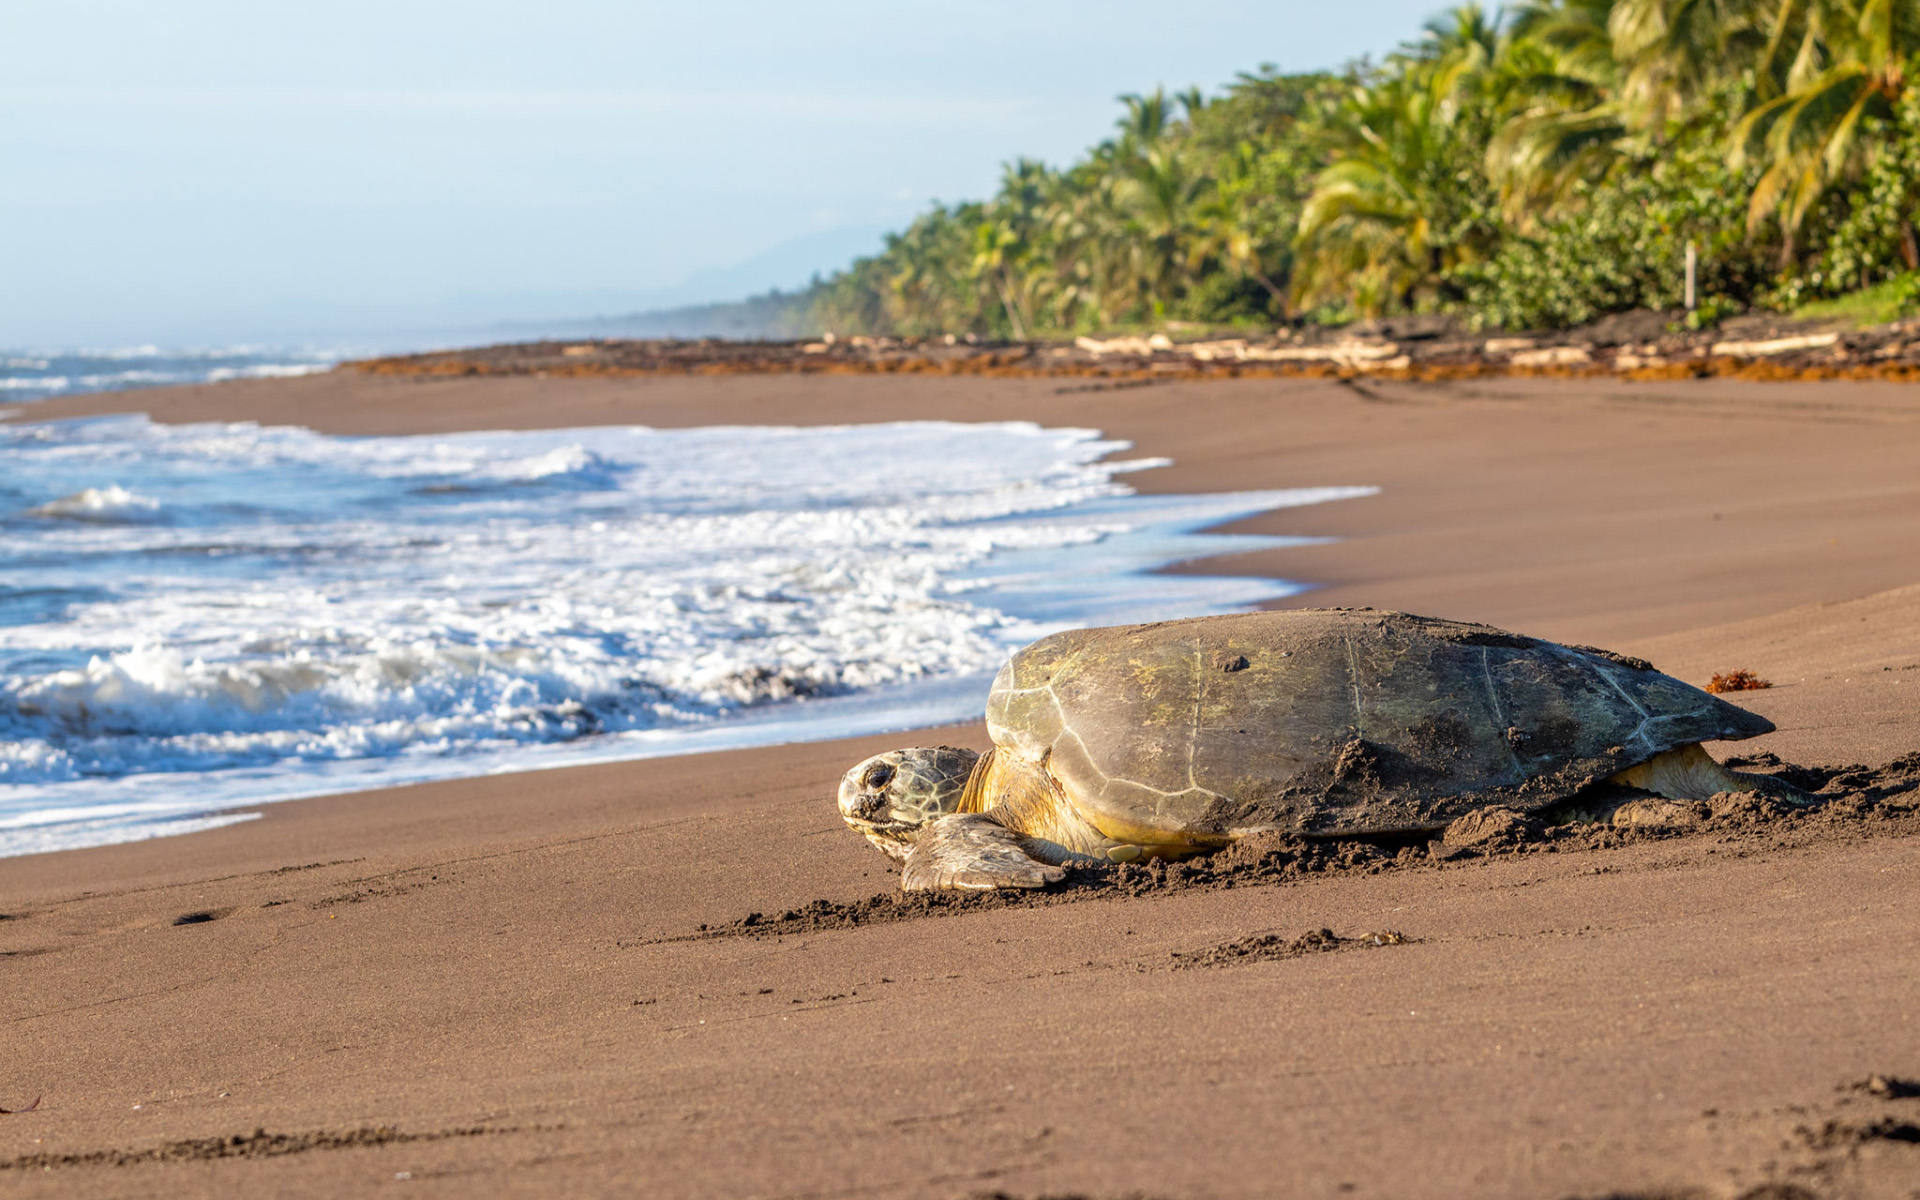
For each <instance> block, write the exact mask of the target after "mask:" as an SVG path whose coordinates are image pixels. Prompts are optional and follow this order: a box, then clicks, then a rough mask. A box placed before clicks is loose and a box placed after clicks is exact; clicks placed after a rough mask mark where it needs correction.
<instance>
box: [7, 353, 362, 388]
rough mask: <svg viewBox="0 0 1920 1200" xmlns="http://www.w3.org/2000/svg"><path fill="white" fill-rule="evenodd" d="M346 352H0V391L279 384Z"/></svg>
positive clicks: (337, 359) (323, 368)
mask: <svg viewBox="0 0 1920 1200" xmlns="http://www.w3.org/2000/svg"><path fill="white" fill-rule="evenodd" d="M350 353H351V351H350V349H349V348H347V347H330V348H320V349H315V348H299V347H271V346H222V347H212V348H202V349H184V350H183V349H163V348H161V347H159V346H123V347H117V348H106V349H80V350H27V351H24V352H22V351H8V352H0V392H9V393H14V394H17V395H18V396H19V397H20V398H21V399H25V400H44V399H47V398H48V397H51V396H58V395H61V394H65V393H73V392H102V391H119V390H122V389H126V388H140V387H157V386H162V385H166V384H183V383H219V382H222V381H224V380H229V379H280V378H285V377H288V376H294V375H306V374H311V373H312V372H315V371H326V370H330V369H332V368H333V366H334V365H335V364H337V363H338V362H340V361H341V359H343V358H345V357H348V356H349V355H350Z"/></svg>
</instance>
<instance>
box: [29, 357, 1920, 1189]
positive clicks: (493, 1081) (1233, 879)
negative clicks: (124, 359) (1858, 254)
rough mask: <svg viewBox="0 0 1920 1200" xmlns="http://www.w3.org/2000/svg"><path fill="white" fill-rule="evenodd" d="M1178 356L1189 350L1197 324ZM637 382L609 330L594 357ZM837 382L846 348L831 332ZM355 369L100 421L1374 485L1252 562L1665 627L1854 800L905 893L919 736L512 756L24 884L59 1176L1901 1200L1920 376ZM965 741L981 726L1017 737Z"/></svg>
mask: <svg viewBox="0 0 1920 1200" xmlns="http://www.w3.org/2000/svg"><path fill="white" fill-rule="evenodd" d="M1156 353H1158V352H1157V351H1156ZM576 357H585V356H576ZM816 357H817V356H816ZM1355 382H1357V383H1358V385H1359V386H1355V383H1350V382H1343V381H1341V380H1338V379H1329V380H1316V379H1309V378H1297V379H1295V378H1290V379H1255V378H1241V379H1217V380H1216V379H1207V380H1184V379H1178V378H1175V379H1170V380H1168V381H1165V382H1160V383H1157V384H1156V385H1155V386H1153V387H1140V388H1119V389H1115V388H1107V389H1105V390H1098V391H1092V390H1087V388H1086V386H1085V381H1081V380H1076V379H1070V378H1056V377H1054V376H1052V375H1044V376H1042V375H1033V376H1014V375H1009V376H1006V377H1000V376H995V375H964V374H955V375H951V376H949V375H940V374H919V375H909V374H886V373H880V372H869V373H864V374H825V373H802V372H797V371H779V372H766V371H747V372H741V373H736V374H706V375H703V374H696V373H690V372H684V371H670V372H661V371H652V372H644V373H634V374H612V373H591V374H588V373H583V374H580V375H578V376H570V377H560V376H558V375H557V374H553V373H550V374H548V376H547V377H545V378H542V377H541V376H540V374H539V372H537V371H526V372H520V371H516V372H511V373H486V374H472V375H461V374H448V375H432V374H419V373H411V374H406V375H386V374H376V373H370V372H366V371H357V370H342V371H336V372H333V373H330V374H327V375H321V376H311V377H306V378H300V379H291V380H278V381H246V382H234V383H228V384H220V385H211V386H205V387H195V388H180V389H169V390H166V391H159V392H149V393H122V394H119V395H114V396H104V397H79V398H74V399H71V400H63V401H58V402H53V403H49V404H46V405H43V406H39V407H38V408H36V409H35V410H34V415H35V416H36V417H42V416H44V417H64V416H74V415H82V414H85V413H97V412H107V411H126V410H129V409H137V410H141V411H148V412H151V413H152V414H154V416H155V417H156V419H161V420H175V421H178V420H205V419H225V420H240V419H251V420H260V421H263V422H269V423H299V424H307V425H312V426H314V427H316V428H320V429H322V430H327V431H331V432H341V433H397V432H430V431H434V430H445V429H456V428H508V427H555V426H567V425H594V424H628V423H635V424H650V425H659V426H665V425H699V424H714V423H736V422H744V423H804V422H846V421H867V420H888V419H898V418H921V417H925V418H945V419H955V420H1008V419H1018V420H1033V421H1039V422H1041V423H1043V424H1049V425H1068V424H1071V425H1076V426H1088V427H1094V428H1099V429H1102V430H1105V431H1106V432H1107V433H1109V434H1110V435H1113V436H1116V437H1121V438H1126V439H1129V440H1131V441H1133V442H1134V443H1135V445H1136V447H1137V452H1138V453H1144V454H1151V455H1165V456H1168V457H1171V458H1172V459H1173V460H1174V465H1173V466H1171V467H1169V468H1164V469H1161V470H1157V471H1152V472H1146V473H1142V474H1138V475H1134V476H1130V477H1129V478H1130V481H1131V482H1133V483H1135V484H1136V485H1137V486H1140V487H1143V488H1149V489H1154V490H1166V491H1183V490H1203V489H1216V488H1219V489H1225V488H1235V489H1238V488H1253V487H1294V486H1313V485H1319V484H1350V483H1367V484H1376V485H1379V486H1380V487H1381V488H1382V491H1381V493H1380V494H1379V495H1378V496H1375V497H1371V498H1368V499H1362V500H1352V501H1346V502H1343V503H1342V504H1339V505H1330V506H1323V507H1318V508H1309V509H1296V510H1286V511H1281V512H1276V513H1272V514H1268V515H1266V516H1263V517H1260V518H1256V519H1254V520H1252V521H1249V522H1246V523H1244V526H1243V527H1244V528H1246V529H1249V530H1253V531H1259V532H1271V533H1287V534H1314V535H1327V536H1333V537H1337V538H1338V539H1339V540H1338V541H1334V542H1328V543H1322V544H1317V545H1311V546H1300V547H1294V548H1291V549H1284V550H1276V551H1269V552H1262V553H1259V554H1252V555H1245V556H1240V557H1236V558H1232V559H1227V560H1215V561H1213V562H1209V563H1207V564H1205V566H1204V568H1201V569H1206V570H1213V571H1218V570H1234V571H1246V572H1253V573H1260V574H1269V575H1277V576H1282V577H1286V578H1292V579H1300V580H1307V581H1313V582H1315V583H1318V584H1320V585H1322V586H1321V587H1319V588H1318V589H1317V590H1316V591H1312V592H1308V593H1305V594H1304V595H1302V596H1299V597H1295V598H1293V599H1292V600H1291V601H1289V603H1290V604H1318V605H1335V604H1358V605H1373V606H1376V607H1385V608H1397V609H1403V610H1408V611H1413V612H1419V613H1426V614H1431V615H1435V616H1442V617H1449V618H1456V619H1464V620H1471V621H1481V622H1486V623H1490V624H1494V625H1499V626H1502V627H1505V628H1508V629H1513V630H1517V631H1520V632H1524V633H1527V634H1532V635H1536V636H1542V637H1548V638H1552V639H1555V640H1558V641H1565V642H1573V643H1580V644H1588V645H1600V646H1606V647H1608V648H1610V649H1613V650H1617V651H1621V652H1624V653H1627V654H1632V655H1637V656H1640V657H1643V658H1646V659H1649V660H1651V661H1652V662H1653V663H1654V664H1655V665H1657V666H1658V667H1660V668H1661V669H1663V670H1665V671H1667V672H1669V673H1671V674H1673V675H1676V676H1678V677H1679V678H1682V679H1685V680H1687V681H1689V682H1692V683H1695V684H1705V683H1706V682H1707V681H1708V680H1709V679H1710V678H1711V677H1712V676H1713V675H1714V674H1723V675H1724V674H1728V673H1731V672H1733V671H1736V670H1747V671H1749V672H1751V673H1752V674H1753V675H1755V676H1757V677H1759V678H1762V679H1765V680H1768V681H1770V682H1771V684H1772V686H1770V687H1767V688H1764V689H1759V690H1752V691H1742V692H1738V693H1732V694H1729V698H1730V699H1733V700H1735V701H1736V702H1737V703H1739V704H1741V705H1742V706H1743V707H1746V708H1750V709H1752V710H1753V711H1755V712H1758V713H1760V714H1761V715H1763V716H1765V717H1767V718H1769V719H1770V720H1772V721H1773V722H1774V723H1775V724H1776V725H1777V726H1778V730H1777V732H1775V733H1773V734H1770V735H1767V736H1765V737H1762V738H1759V739H1755V740H1752V741H1746V742H1741V743H1738V745H1737V747H1735V746H1728V745H1722V746H1716V747H1713V749H1714V751H1715V752H1716V753H1718V754H1720V755H1722V756H1723V757H1725V756H1727V755H1730V754H1734V753H1737V754H1738V755H1740V756H1741V757H1740V759H1739V760H1738V761H1739V762H1740V763H1742V764H1744V765H1745V767H1746V769H1750V770H1760V771H1769V772H1779V773H1783V774H1788V775H1789V777H1790V778H1791V779H1792V780H1793V781H1794V782H1795V783H1796V784H1798V785H1799V786H1801V787H1804V788H1807V789H1809V790H1813V791H1816V792H1818V793H1819V794H1820V795H1821V796H1822V797H1825V798H1826V799H1827V800H1828V801H1829V802H1828V803H1826V804H1823V805H1820V806H1818V807H1816V808H1813V809H1807V810H1798V809H1789V808H1782V807H1778V806H1775V805H1773V804H1772V802H1769V801H1766V800H1765V799H1764V798H1759V799H1749V800H1742V801H1738V802H1736V801H1733V800H1728V801H1724V802H1716V803H1713V804H1701V805H1695V806H1687V807H1686V808H1685V811H1679V810H1677V809H1676V811H1674V812H1672V813H1670V814H1668V816H1669V817H1670V818H1671V819H1668V820H1662V821H1657V822H1649V821H1629V822H1622V823H1614V822H1611V821H1609V822H1606V823H1603V824H1595V825H1590V826H1583V827H1576V828H1570V827H1563V826H1551V825H1546V824H1542V823H1535V822H1528V821H1525V820H1508V821H1492V822H1488V823H1487V826H1486V828H1484V829H1479V830H1474V831H1469V830H1464V829H1463V830H1462V831H1461V832H1460V836H1458V837H1456V838H1451V839H1446V840H1442V841H1440V842H1435V843H1427V842H1419V843H1409V844H1405V845H1385V844H1370V843H1357V844H1341V845H1327V844H1321V843H1314V844H1308V843H1293V842H1288V841H1287V840H1286V839H1280V838H1276V839H1269V840H1263V841H1261V842H1259V843H1247V844H1245V845H1243V846H1241V847H1237V848H1236V849H1235V850H1234V851H1231V852H1228V853H1227V854H1225V855H1223V856H1220V857H1216V858H1214V859H1211V860H1205V861H1203V862H1199V863H1191V864H1156V865H1150V866H1140V865H1131V866H1117V867H1114V868H1111V869H1106V870H1102V871H1100V872H1096V873H1090V874H1088V875H1087V876H1085V877H1084V878H1077V879H1075V880H1073V881H1071V883H1070V885H1069V886H1066V887H1063V888H1060V889H1057V890H1053V891H1047V892H1042V893H1038V894H1032V895H1020V896H1008V895H1003V894H998V893H996V894H990V895H985V896H931V897H929V896H924V895H922V896H918V897H903V896H902V895H901V894H900V893H899V892H898V889H897V882H898V880H897V876H896V875H895V874H894V873H893V871H892V869H891V867H890V866H889V864H888V862H887V860H886V859H885V858H884V857H882V856H881V855H879V854H878V853H876V852H875V851H874V850H873V849H872V848H871V847H869V846H867V845H866V844H865V843H864V842H863V841H862V840H861V839H860V838H858V837H856V836H854V835H853V834H851V833H850V832H849V831H848V830H847V829H846V827H845V826H844V825H843V824H842V822H841V821H840V818H839V816H838V814H837V813H836V812H835V810H834V806H833V801H832V797H833V793H834V788H835V786H836V785H837V783H838V780H839V778H840V775H841V773H842V772H843V771H844V770H845V769H846V768H847V767H848V766H849V765H851V764H852V763H854V762H856V761H858V760H860V759H861V758H863V757H865V756H867V755H868V754H872V753H875V752H877V751H879V750H882V749H886V748H889V747H891V746H894V745H899V744H903V740H902V739H901V737H900V736H899V735H897V734H893V735H886V736H884V737H879V738H866V739H859V740H857V741H853V742H844V743H823V744H813V745H801V746H791V747H776V748H770V749H761V750H752V751H743V752H738V753H727V754H715V755H700V756H688V757H684V758H677V759H663V760H654V761H650V762H642V763H633V764H618V765H612V766H596V767H586V768H578V769H571V770H561V771H553V772H544V773H539V774H528V775H515V776H494V777H488V778H484V779H476V780H467V781H455V782H448V783H439V784H432V785H425V786H421V787H414V788H405V789H395V790H391V791H387V792H372V793H360V794H353V795H344V796H336V797H328V798H323V799H318V800H310V801H300V802H294V803H288V804H281V805H274V806H269V807H266V808H263V809H262V810H261V811H262V816H261V818H260V819H259V820H256V821H252V822H248V823H246V824H242V825H237V826H231V827H228V828H224V829H219V830H214V831H211V832H207V833H201V834H195V835H190V836H186V837H180V838H173V839H165V840H161V841H154V842H147V843H138V844H132V845H122V846H110V847H104V848H99V849H94V850H84V851H76V852H69V853H63V854H54V855H43V856H37V857H32V858H23V859H10V860H6V862H5V863H4V864H3V865H0V915H3V916H4V918H5V919H3V920H0V955H4V966H3V967H0V969H4V971H5V972H6V977H7V979H8V982H9V985H10V986H9V989H8V995H9V1005H8V1014H7V1016H8V1026H7V1028H8V1037H7V1039H6V1043H5V1044H6V1047H7V1053H6V1054H5V1055H4V1056H3V1057H0V1108H5V1109H10V1110H11V1109H21V1108H26V1107H27V1106H28V1105H29V1104H30V1102H32V1101H33V1100H34V1099H35V1098H36V1097H39V1098H40V1104H39V1106H38V1107H37V1108H34V1109H33V1110H32V1111H30V1112H22V1113H10V1114H7V1115H0V1187H4V1188H7V1189H10V1190H11V1191H13V1192H17V1193H18V1194H21V1195H39V1194H46V1195H54V1194H58V1195H61V1196H72V1195H80V1196H85V1195H120V1194H153V1193H155V1192H165V1193H168V1194H187V1195H192V1194H214V1193H220V1194H232V1193H234V1192H237V1191H248V1190H251V1191H255V1192H264V1191H273V1192H276V1193H286V1194H302V1195H304V1194H312V1195H329V1194H349V1193H350V1194H361V1193H365V1192H368V1191H372V1190H374V1189H376V1188H384V1187H407V1188H410V1189H414V1190H416V1191H419V1190H424V1191H426V1192H427V1193H429V1194H439V1193H451V1192H454V1191H461V1192H467V1193H472V1192H475V1191H480V1192H486V1193H492V1192H508V1191H512V1192H515V1193H525V1194H545V1193H553V1194H569V1195H580V1194H588V1195H593V1194H630V1193H632V1192H633V1191H635V1190H644V1191H646V1192H647V1193H649V1194H660V1195H686V1196H704V1195H714V1194H735V1195H768V1196H790V1195H835V1194H880V1195H912V1196H937V1197H957V1196H969V1195H994V1194H999V1195H1008V1196H1023V1197H1024V1196H1039V1195H1056V1196H1057V1195H1081V1196H1090V1197H1103V1196H1122V1195H1151V1196H1168V1197H1185V1196H1265V1195H1273V1194H1276V1193H1281V1194H1300V1195H1318V1194H1325V1195H1355V1196H1366V1195H1378V1196H1394V1197H1403V1196H1458V1195H1475V1196H1496V1197H1500V1196H1512V1197H1561V1196H1569V1197H1570V1196H1599V1195H1626V1196H1669V1195H1682V1194H1698V1195H1705V1196H1722V1195H1724V1196H1740V1195H1746V1196H1760V1195H1768V1196H1787V1195H1810V1196H1851V1195H1861V1196H1906V1195H1908V1194H1909V1193H1910V1192H1911V1189H1912V1185H1913V1181H1914V1180H1915V1179H1916V1178H1920V1087H1916V1086H1915V1085H1914V1082H1913V1081H1915V1080H1916V1079H1920V1012H1917V1011H1916V1003H1915V1000H1914V996H1915V991H1914V987H1913V980H1914V979H1915V978H1917V977H1920V905H1915V904H1914V903H1913V899H1912V898H1913V897H1914V896H1915V895H1920V856H1917V855H1916V853H1915V850H1916V847H1920V841H1916V840H1915V834H1916V831H1920V812H1917V811H1916V807H1915V801H1916V793H1915V791H1914V789H1913V784H1914V783H1915V781H1916V776H1917V775H1920V765H1916V760H1915V759H1914V757H1913V755H1914V754H1915V752H1916V751H1920V699H1917V698H1916V697H1917V696H1920V693H1916V691H1915V689H1916V688H1920V567H1917V566H1916V564H1920V519H1916V518H1920V472H1916V471H1915V470H1913V464H1914V463H1916V462H1920V394H1915V393H1913V392H1912V391H1911V389H1908V388H1905V387H1900V386H1895V385H1892V384H1887V383H1854V382H1835V383H1811V382H1795V383H1770V384H1753V383H1748V382H1744V381H1741V380H1738V379H1729V378H1720V379H1705V380H1687V381H1667V382H1630V381H1622V380H1619V379H1617V378H1613V377H1608V378H1579V379H1565V380H1532V379H1525V378H1491V377H1490V378H1483V379H1472V380H1456V381H1450V382H1449V381H1442V382H1420V381H1417V380H1411V379H1409V380H1395V379H1389V378H1371V377H1369V378H1366V379H1363V380H1357V381H1355ZM924 736H925V737H926V738H928V739H929V740H931V741H945V742H950V743H952V744H956V745H963V746H967V747H970V748H973V749H976V750H977V749H984V747H985V745H986V738H985V732H984V730H983V729H982V728H980V727H979V726H977V725H968V726H960V727H956V728H951V729H945V730H939V731H932V732H930V733H928V734H927V735H924Z"/></svg>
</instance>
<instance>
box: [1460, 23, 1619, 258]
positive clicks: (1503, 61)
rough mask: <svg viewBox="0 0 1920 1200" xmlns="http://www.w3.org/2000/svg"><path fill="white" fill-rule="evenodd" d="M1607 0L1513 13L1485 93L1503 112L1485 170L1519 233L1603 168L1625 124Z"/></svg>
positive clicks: (1609, 162)
mask: <svg viewBox="0 0 1920 1200" xmlns="http://www.w3.org/2000/svg"><path fill="white" fill-rule="evenodd" d="M1613 7H1614V0H1534V2H1532V3H1529V4H1526V5H1524V6H1522V7H1521V8H1520V9H1518V10H1517V11H1516V12H1515V14H1514V17H1513V20H1512V22H1511V25H1510V31H1511V32H1510V35H1509V37H1508V39H1507V41H1506V42H1505V44H1504V45H1503V46H1502V47H1501V52H1500V55H1499V57H1498V59H1497V61H1496V63H1495V69H1494V72H1493V74H1494V79H1493V82H1492V85H1491V87H1490V88H1489V89H1488V90H1489V91H1490V92H1492V93H1493V95H1494V100H1495V104H1496V107H1497V108H1498V110H1499V113H1500V116H1501V118H1502V120H1501V123H1500V126H1499V128H1498V129H1497V130H1496V131H1495V132H1494V134H1493V136H1492V137H1491V138H1490V140H1489V142H1488V146H1487V160H1486V161H1487V174H1488V176H1489V177H1490V178H1491V179H1492V180H1493V182H1494V184H1495V185H1496V186H1497V187H1498V188H1499V191H1500V199H1501V207H1502V211H1503V213H1504V214H1505V216H1506V218H1507V219H1508V220H1509V221H1511V222H1513V223H1514V224H1515V225H1516V226H1517V227H1518V228H1520V229H1521V231H1522V232H1526V231H1528V230H1529V229H1531V228H1532V227H1533V226H1534V225H1535V224H1536V223H1537V222H1538V220H1539V218H1540V217H1541V216H1543V215H1545V214H1547V213H1549V212H1551V211H1552V210H1554V209H1555V208H1557V207H1559V206H1561V205H1562V204H1564V203H1565V202H1566V200H1567V198H1568V196H1569V194H1570V193H1571V192H1572V190H1573V187H1574V185H1575V184H1577V183H1579V182H1580V181H1581V180H1583V179H1593V178H1597V177H1599V176H1601V175H1603V174H1605V173H1606V171H1607V170H1608V169H1609V168H1611V167H1612V165H1613V164H1614V162H1615V161H1616V160H1617V158H1618V156H1619V154H1620V152H1621V151H1622V150H1623V149H1624V148H1625V147H1626V144H1627V140H1628V138H1629V136H1630V134H1631V133H1632V129H1631V126H1630V123H1629V120H1628V115H1627V113H1626V111H1625V106H1624V105H1623V104H1622V103H1621V101H1620V100H1619V99H1618V92H1619V84H1620V70H1619V64H1618V62H1617V60H1616V59H1615V58H1614V56H1613V36H1612V34H1611V33H1610V32H1609V30H1608V20H1609V17H1610V15H1611V12H1612V10H1613Z"/></svg>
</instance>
